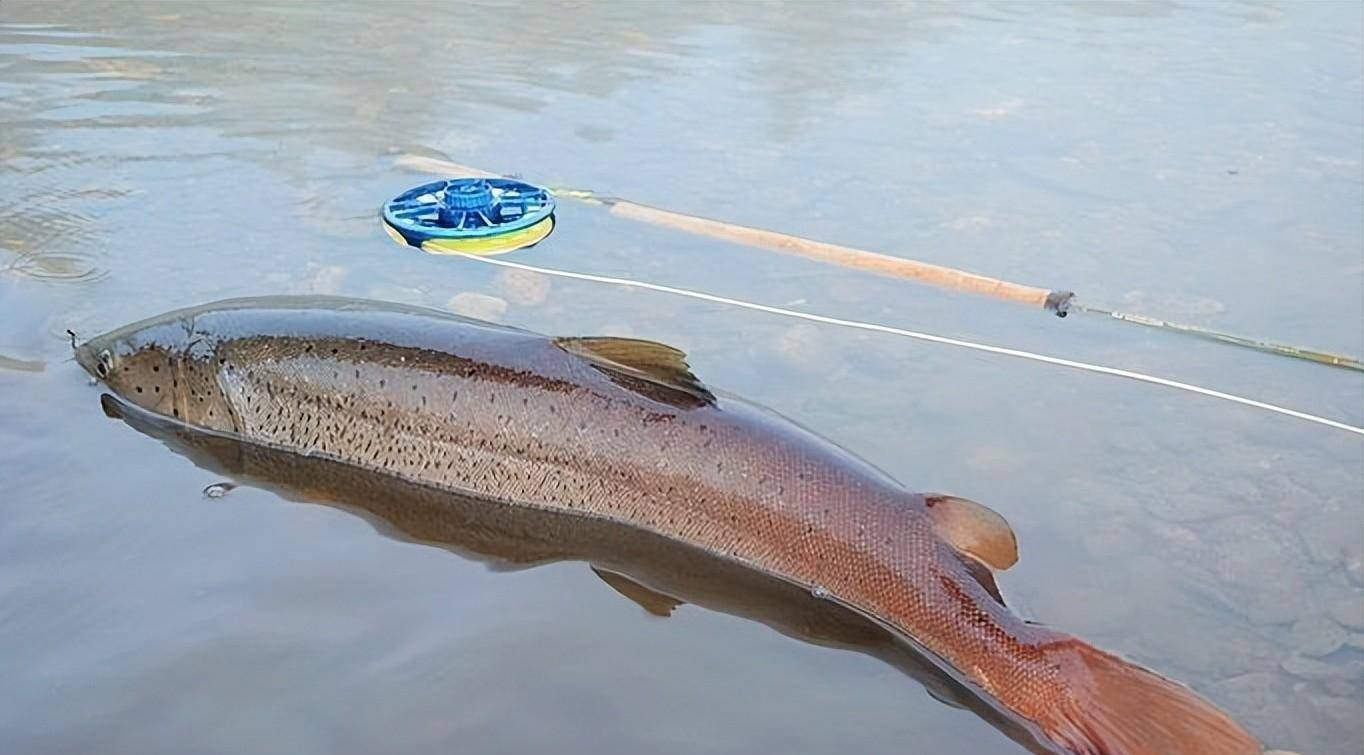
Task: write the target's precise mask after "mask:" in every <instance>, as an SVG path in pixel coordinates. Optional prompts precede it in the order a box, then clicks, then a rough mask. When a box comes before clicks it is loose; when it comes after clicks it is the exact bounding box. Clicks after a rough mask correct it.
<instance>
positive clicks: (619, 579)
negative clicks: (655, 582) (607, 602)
mask: <svg viewBox="0 0 1364 755" xmlns="http://www.w3.org/2000/svg"><path fill="white" fill-rule="evenodd" d="M592 571H593V572H594V573H596V575H597V576H598V577H601V581H603V582H605V583H606V584H608V585H610V586H611V589H612V590H615V591H616V592H618V593H620V594H621V595H624V596H625V597H627V598H629V599H630V600H632V601H634V602H635V603H637V604H639V607H640V608H643V609H644V610H645V611H648V612H649V613H651V614H653V615H654V616H662V617H664V618H666V617H668V616H672V614H673V610H674V609H676V608H677V607H678V606H680V605H682V601H680V600H678V599H677V598H674V597H672V596H670V595H664V594H663V593H661V592H657V591H655V590H651V589H649V588H647V587H645V586H644V585H641V584H640V583H638V582H636V581H634V580H633V579H630V578H629V577H627V576H625V575H623V574H619V573H617V572H613V571H607V570H606V569H600V568H598V567H595V566H594V567H592Z"/></svg>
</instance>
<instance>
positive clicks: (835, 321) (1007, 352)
mask: <svg viewBox="0 0 1364 755" xmlns="http://www.w3.org/2000/svg"><path fill="white" fill-rule="evenodd" d="M457 256H459V257H464V258H466V259H471V260H475V261H477V262H486V263H488V264H490V265H497V266H498V267H509V268H515V269H517V270H526V271H529V272H533V273H540V274H542V275H549V276H553V277H556V278H570V279H573V280H583V281H592V282H595V283H609V284H613V285H617V286H630V287H632V288H642V289H647V290H649V291H658V292H660V293H665V294H674V295H676V296H686V297H688V298H691V299H700V300H702V301H709V302H715V303H717V304H727V305H729V306H731V307H739V308H741V309H751V310H755V311H757V312H768V313H770V314H774V315H782V316H785V317H794V318H797V319H800V320H809V321H811V322H819V323H825V324H827V325H841V326H843V327H845V328H856V329H858V330H870V331H873V332H876V333H890V334H892V335H897V336H904V337H906V338H914V339H917V340H920V341H928V342H929V343H941V344H946V345H948V346H959V347H961V348H963V349H971V350H973V351H983V352H985V353H987V354H999V355H1002V356H1008V357H1017V358H1019V359H1028V360H1031V361H1034V362H1042V363H1043V364H1052V365H1056V366H1058V367H1069V368H1071V369H1075V370H1083V371H1085V372H1094V373H1098V374H1100V375H1112V376H1113V377H1121V378H1127V379H1129V380H1136V381H1139V382H1142V383H1150V384H1152V385H1163V386H1165V387H1166V388H1175V389H1177V390H1181V391H1188V392H1189V393H1196V394H1198V395H1200V396H1208V397H1211V398H1217V399H1222V400H1223V401H1230V402H1232V403H1234V404H1241V405H1242V406H1250V407H1254V408H1256V409H1264V410H1265V411H1270V412H1274V413H1276V414H1282V415H1285V416H1288V417H1296V418H1297V419H1302V420H1307V421H1308V422H1315V423H1317V424H1319V425H1325V426H1327V427H1334V428H1336V429H1337V430H1344V431H1346V432H1351V433H1354V434H1356V435H1364V427H1355V426H1354V425H1347V424H1345V423H1344V422H1337V421H1336V420H1333V419H1327V418H1325V417H1318V416H1317V415H1315V414H1308V413H1306V412H1300V411H1297V410H1294V409H1288V408H1285V407H1282V406H1276V405H1274V404H1269V403H1266V402H1264V401H1256V400H1255V399H1251V398H1245V397H1244V396H1236V395H1233V394H1230V393H1223V392H1222V391H1215V390H1213V389H1211V388H1203V387H1201V386H1197V385H1192V384H1190V383H1181V382H1179V381H1178V380H1170V379H1168V378H1163V377H1156V376H1155V375H1147V374H1144V373H1141V372H1133V371H1131V370H1122V369H1118V368H1117V367H1105V366H1103V365H1101V364H1089V363H1087V362H1077V361H1075V360H1072V359H1062V358H1060V357H1052V356H1047V355H1046V354H1035V353H1033V352H1031V351H1022V350H1020V349H1009V348H1005V347H1003V346H991V345H989V344H984V343H975V342H973V341H964V340H961V339H959V338H948V337H947V336H935V335H933V334H932V333H920V332H918V331H914V330H906V329H904V328H896V327H892V326H890V325H879V324H877V323H871V322H859V321H857V320H845V319H843V318H841V317H828V316H826V315H815V314H810V313H808V312H797V311H795V310H791V309H782V308H781V307H773V306H769V305H767V304H755V303H753V302H749V301H743V300H741V299H731V298H729V297H727V296H717V295H715V294H708V293H705V292H704V291H691V290H688V289H685V288H674V287H673V286H663V285H660V284H657V283H645V282H644V281H637V280H630V279H629V278H615V277H612V276H609V275H592V274H590V273H575V272H571V271H568V270H555V269H552V268H544V267H536V266H534V265H524V264H521V263H519V262H508V261H506V260H500V259H493V258H491V257H478V256H474V255H470V254H459V255H457Z"/></svg>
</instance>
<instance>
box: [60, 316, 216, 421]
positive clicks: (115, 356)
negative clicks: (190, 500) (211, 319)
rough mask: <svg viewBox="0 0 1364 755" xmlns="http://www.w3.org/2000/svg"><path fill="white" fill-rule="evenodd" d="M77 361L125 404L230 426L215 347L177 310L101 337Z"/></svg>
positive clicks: (82, 348) (79, 352)
mask: <svg viewBox="0 0 1364 755" xmlns="http://www.w3.org/2000/svg"><path fill="white" fill-rule="evenodd" d="M75 357H76V362H77V363H78V364H80V366H81V367H83V368H84V369H85V371H86V372H88V373H90V375H91V376H93V377H94V378H95V379H96V380H98V381H99V382H100V383H102V384H103V385H104V387H105V388H107V389H108V390H109V391H110V392H112V393H113V394H114V395H116V396H117V397H118V398H120V399H122V400H123V401H125V402H128V403H131V404H134V405H136V406H139V407H142V408H143V409H147V410H149V411H153V412H156V413H158V414H162V415H165V416H168V417H174V418H177V419H180V420H183V421H186V422H191V423H195V424H201V425H204V426H207V427H230V424H229V422H228V420H229V413H228V412H227V411H226V401H225V399H224V396H223V392H222V390H221V388H220V387H219V385H218V380H217V370H216V367H217V363H216V360H215V359H214V346H213V344H212V343H211V342H210V341H209V340H208V339H206V338H205V337H204V336H203V334H199V333H196V331H195V328H194V323H193V318H185V317H177V316H176V315H175V313H172V314H171V315H165V316H162V317H160V318H153V319H151V320H144V321H142V322H138V323H134V324H132V325H128V326H125V327H122V328H119V329H117V330H113V331H110V332H108V333H105V334H103V335H100V336H96V337H94V338H91V339H90V340H88V341H86V342H85V343H82V344H79V345H77V346H76V347H75Z"/></svg>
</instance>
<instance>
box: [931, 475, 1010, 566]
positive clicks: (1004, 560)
mask: <svg viewBox="0 0 1364 755" xmlns="http://www.w3.org/2000/svg"><path fill="white" fill-rule="evenodd" d="M924 505H925V506H927V508H928V515H929V517H930V518H931V519H932V520H933V529H934V531H935V532H937V533H938V537H941V538H942V539H943V540H945V541H947V542H948V543H950V544H951V545H952V547H953V548H956V549H957V550H958V551H960V552H962V553H964V554H966V555H968V556H971V557H972V558H974V559H976V560H977V561H980V562H982V563H984V564H985V565H986V566H989V567H990V568H992V569H1007V568H1009V567H1010V566H1013V565H1014V564H1015V563H1017V562H1018V539H1017V538H1015V537H1014V531H1013V529H1012V528H1010V527H1009V523H1008V522H1006V521H1004V517H1002V516H1000V515H999V514H997V513H995V512H994V511H991V510H990V509H989V508H987V507H985V506H982V505H981V504H979V503H976V502H975V501H968V500H967V499H965V498H958V497H957V496H954V495H944V494H942V493H925V494H924Z"/></svg>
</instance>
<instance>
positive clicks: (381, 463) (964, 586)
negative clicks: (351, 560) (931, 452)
mask: <svg viewBox="0 0 1364 755" xmlns="http://www.w3.org/2000/svg"><path fill="white" fill-rule="evenodd" d="M75 358H76V361H77V362H78V363H79V364H80V365H81V366H82V367H83V368H84V369H86V370H87V371H88V372H89V373H90V374H91V375H93V376H94V377H95V378H96V379H97V380H98V381H99V382H101V383H102V384H103V385H104V386H105V387H106V388H107V389H108V390H110V391H111V392H112V393H113V394H114V395H116V396H117V397H118V398H119V399H121V400H122V401H123V402H124V403H126V404H128V405H130V406H133V407H137V408H138V409H139V410H140V411H144V412H147V413H149V414H151V415H156V416H160V417H162V418H164V419H165V420H166V421H169V422H173V423H179V424H182V425H185V426H188V427H193V428H195V429H196V430H199V431H203V432H209V433H217V434H221V435H223V436H225V437H229V438H234V439H241V440H243V441H246V442H249V443H250V444H252V445H253V446H259V447H262V448H267V449H272V450H275V451H279V452H283V453H288V454H293V455H297V456H300V457H305V458H318V459H325V460H328V461H331V462H334V463H336V464H341V465H347V466H350V467H354V468H355V469H357V470H361V471H364V472H366V473H369V474H373V475H378V476H384V477H387V478H391V479H393V480H396V481H401V482H402V483H406V484H411V485H416V486H422V487H426V488H431V489H433V490H438V491H443V492H447V493H451V494H457V495H462V496H467V497H470V498H474V499H478V500H481V501H484V502H485V503H486V504H487V505H489V506H495V507H505V508H509V509H510V508H522V509H528V510H534V511H539V512H553V513H555V514H557V515H560V516H564V517H570V518H577V519H582V520H587V521H604V522H609V523H611V524H613V525H618V526H622V527H629V528H633V529H636V530H639V531H642V532H645V533H649V534H651V535H652V536H655V537H657V538H661V539H665V540H668V541H672V542H676V543H679V544H682V545H685V546H686V547H689V548H692V549H696V550H699V551H702V552H704V553H706V554H708V555H709V556H710V557H711V558H714V559H718V560H724V561H728V562H732V563H734V564H737V565H738V566H739V567H741V568H743V569H747V570H750V571H753V572H756V573H760V574H763V575H767V576H768V577H771V578H772V579H775V580H779V581H781V582H784V583H787V584H790V585H793V586H795V587H797V588H799V589H801V590H804V591H807V592H808V593H809V594H810V595H811V596H813V597H815V598H817V599H819V600H823V601H829V602H831V603H835V604H837V605H839V606H841V607H842V608H844V609H847V610H848V611H851V612H854V613H856V614H858V615H860V616H862V617H864V618H866V619H867V620H868V621H871V622H873V623H875V624H877V625H878V626H881V627H883V628H884V629H885V630H886V631H888V632H892V633H894V634H895V635H897V636H899V637H903V638H905V639H906V641H908V642H910V643H912V645H913V646H914V647H915V648H917V649H918V650H919V651H921V652H922V654H923V656H924V657H926V658H930V659H933V661H934V662H935V663H937V664H939V665H940V666H941V668H942V669H943V670H944V671H945V672H947V673H949V674H950V675H951V676H952V677H954V678H957V679H959V680H960V681H961V682H962V683H963V684H964V685H966V686H968V687H969V689H970V690H971V691H972V692H973V694H975V695H976V696H977V697H979V698H980V699H982V700H988V701H990V702H991V703H992V704H994V705H997V706H998V708H999V709H1000V710H1001V711H1002V712H1004V713H1005V714H1006V715H1007V716H1008V717H1009V718H1010V719H1011V720H1014V721H1018V722H1021V723H1022V724H1023V725H1024V726H1025V727H1026V728H1028V729H1029V730H1030V731H1033V732H1035V733H1036V735H1037V738H1038V739H1039V741H1041V742H1044V743H1046V745H1047V746H1050V747H1052V748H1054V750H1055V751H1058V752H1067V753H1075V754H1076V755H1119V754H1124V755H1127V754H1131V755H1146V754H1149V755H1155V754H1157V753H1160V754H1162V755H1179V754H1181V753H1188V754H1190V755H1192V754H1193V753H1199V754H1200V755H1223V754H1226V755H1231V754H1240V753H1258V752H1260V751H1261V748H1260V745H1259V743H1258V742H1257V741H1256V739H1255V738H1254V737H1253V736H1252V735H1251V734H1250V733H1248V732H1247V731H1246V730H1245V729H1243V728H1242V727H1241V726H1240V725H1238V724H1237V723H1236V722H1235V721H1234V720H1232V719H1231V717H1230V716H1228V715H1227V714H1226V713H1224V712H1222V711H1221V710H1219V709H1218V708H1217V707H1216V706H1214V705H1213V704H1212V703H1210V702H1208V701H1206V700H1205V699H1203V698H1202V697H1200V696H1198V695H1197V694H1196V693H1195V692H1193V691H1192V690H1190V689H1189V688H1187V687H1185V686H1183V685H1181V684H1179V683H1178V682H1176V681H1173V680H1171V679H1168V678H1166V677H1164V676H1162V675H1160V674H1158V673H1156V672H1153V671H1150V670H1147V669H1145V668H1142V667H1140V666H1138V665H1136V664H1133V663H1131V662H1129V661H1126V660H1124V659H1122V658H1120V657H1119V656H1117V655H1114V654H1112V653H1108V652H1105V651H1103V650H1100V649H1098V648H1096V647H1094V646H1093V645H1090V644H1089V643H1087V642H1084V641H1083V640H1080V639H1079V638H1076V637H1074V636H1072V635H1069V634H1065V633H1063V632H1060V631H1058V630H1055V629H1052V628H1049V627H1046V626H1044V625H1041V624H1038V623H1034V622H1032V621H1028V620H1025V619H1023V618H1022V617H1020V616H1018V615H1017V614H1015V613H1014V612H1013V611H1012V610H1010V609H1009V608H1008V607H1007V606H1006V605H1005V602H1004V600H1003V598H1002V595H1001V592H1000V590H999V587H998V583H997V581H996V577H995V575H996V573H997V572H999V571H1002V570H1006V569H1008V568H1009V567H1010V566H1012V565H1013V564H1014V563H1015V562H1016V561H1017V558H1018V553H1017V541H1016V538H1015V537H1014V534H1013V532H1012V531H1011V529H1010V528H1009V526H1008V523H1007V522H1006V521H1005V520H1004V519H1003V517H1001V516H1000V515H999V514H997V513H995V512H994V511H992V510H990V509H989V508H987V507H985V506H983V505H982V504H979V503H976V502H973V501H970V500H968V499H965V498H962V497H958V496H954V495H949V494H939V493H918V492H912V491H910V490H909V489H908V488H907V487H905V486H904V485H902V484H901V483H900V482H898V481H897V480H895V479H894V478H893V477H891V476H890V475H888V474H886V473H885V472H883V471H881V470H879V469H877V468H876V467H875V466H873V465H871V464H870V463H868V462H866V461H864V460H862V459H860V458H859V457H857V456H855V455H854V454H852V453H851V452H849V451H847V450H845V449H843V448H841V447H839V446H837V445H836V444H834V443H832V442H830V441H828V440H826V439H824V438H822V437H820V436H818V435H817V434H815V433H813V432H811V431H809V430H807V429H805V428H804V427H802V426H800V425H798V424H796V423H795V422H793V421H791V420H788V419H786V418H785V417H782V416H781V415H779V414H777V413H775V412H773V411H771V410H769V409H766V408H763V407H761V406H759V405H757V404H754V403H751V402H748V401H745V400H743V399H741V398H739V397H737V396H733V395H730V394H727V393H725V392H723V391H720V390H718V389H716V388H714V387H712V386H709V385H707V384H705V383H703V382H702V381H701V380H700V379H699V378H698V377H697V376H696V375H695V374H694V373H693V372H692V370H691V368H690V366H689V365H688V363H687V360H686V355H685V354H684V353H683V352H681V351H680V350H678V349H675V348H673V347H671V346H668V345H665V344H661V343H657V342H652V341H645V340H641V339H632V338H616V337H591V336H587V337H583V336H567V337H552V336H545V335H541V334H537V333H533V332H530V331H526V330H521V329H518V328H513V327H510V326H504V325H497V324H491V323H486V322H481V321H478V320H473V319H470V318H464V317H460V316H458V315H454V314H450V313H446V312H441V311H438V310H431V309H426V308H422V307H413V306H407V305H401V304H392V303H384V302H373V301H367V300H360V299H344V298H337V297H256V298H247V299H234V300H227V301H222V302H214V303H210V304H205V305H202V306H199V307H192V308H189V309H183V310H177V311H174V312H170V313H167V314H164V315H160V316H156V317H153V318H150V319H148V320H143V321H140V322H137V323H134V324H132V325H128V326H125V327H122V328H119V329H116V330H114V331H111V332H109V333H107V334H105V335H102V336H98V337H96V338H92V339H90V340H89V341H87V342H85V343H83V344H80V345H79V346H77V347H76V349H75ZM608 571H609V569H608ZM618 589H619V588H618ZM620 591H621V592H623V593H627V594H628V592H629V591H628V590H625V589H622V590H620ZM655 608H656V610H658V611H661V612H666V611H668V610H669V609H668V608H667V603H666V601H664V602H661V603H657V604H655Z"/></svg>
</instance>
